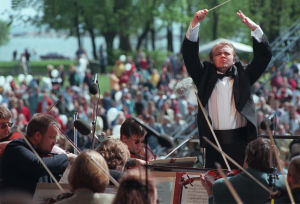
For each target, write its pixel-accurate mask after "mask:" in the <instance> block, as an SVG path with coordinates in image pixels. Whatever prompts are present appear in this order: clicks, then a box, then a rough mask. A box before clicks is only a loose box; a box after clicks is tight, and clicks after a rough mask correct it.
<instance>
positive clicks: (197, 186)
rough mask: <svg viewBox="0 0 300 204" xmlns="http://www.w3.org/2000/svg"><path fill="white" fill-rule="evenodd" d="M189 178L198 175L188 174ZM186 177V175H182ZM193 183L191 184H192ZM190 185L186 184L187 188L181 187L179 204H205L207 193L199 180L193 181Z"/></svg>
mask: <svg viewBox="0 0 300 204" xmlns="http://www.w3.org/2000/svg"><path fill="white" fill-rule="evenodd" d="M188 176H189V177H190V178H192V177H199V175H198V176H197V175H188ZM183 178H184V179H187V178H188V177H187V175H184V176H183ZM192 185H193V186H192ZM192 185H190V184H188V185H186V187H187V188H184V187H182V197H181V204H196V203H197V204H207V203H208V195H207V192H206V190H205V188H204V187H203V186H202V184H201V181H194V182H193V183H192Z"/></svg>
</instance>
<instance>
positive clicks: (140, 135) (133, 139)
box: [120, 118, 156, 161]
mask: <svg viewBox="0 0 300 204" xmlns="http://www.w3.org/2000/svg"><path fill="white" fill-rule="evenodd" d="M146 133H147V131H146V130H145V129H144V128H143V127H142V126H141V125H139V124H138V123H137V122H136V121H135V120H134V119H133V118H127V119H126V120H125V121H124V122H123V124H122V125H121V132H120V135H121V141H122V142H124V143H125V144H126V145H127V146H128V149H129V151H130V157H131V158H137V159H141V160H145V161H150V160H153V159H155V158H156V155H154V154H153V152H152V151H151V149H150V147H149V146H148V145H147V146H146V147H145V144H144V139H145V135H146ZM145 149H146V150H147V155H148V156H147V157H148V158H147V159H146V151H145Z"/></svg>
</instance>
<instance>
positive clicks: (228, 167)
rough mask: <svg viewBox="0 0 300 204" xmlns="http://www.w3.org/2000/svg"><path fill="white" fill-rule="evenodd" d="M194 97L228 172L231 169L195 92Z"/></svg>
mask: <svg viewBox="0 0 300 204" xmlns="http://www.w3.org/2000/svg"><path fill="white" fill-rule="evenodd" d="M195 95H196V98H197V101H198V104H199V106H200V108H201V111H202V113H203V115H204V118H205V120H206V122H207V125H208V127H209V129H210V131H211V133H212V135H213V137H214V139H215V141H216V143H217V145H218V148H219V149H220V150H221V151H219V152H220V153H221V155H222V157H223V159H224V161H225V164H226V166H227V169H228V171H231V168H230V166H229V164H228V161H227V159H226V157H225V156H224V154H223V150H222V147H221V145H220V143H219V140H218V138H217V136H216V134H215V132H214V130H213V128H212V126H211V124H210V122H209V120H208V117H207V115H206V113H205V110H204V107H203V105H202V103H201V101H200V99H199V97H198V94H197V93H196V92H195Z"/></svg>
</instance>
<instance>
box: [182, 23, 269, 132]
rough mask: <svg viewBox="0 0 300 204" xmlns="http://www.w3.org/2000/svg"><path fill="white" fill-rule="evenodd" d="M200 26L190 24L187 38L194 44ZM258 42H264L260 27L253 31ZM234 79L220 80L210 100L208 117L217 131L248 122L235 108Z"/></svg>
mask: <svg viewBox="0 0 300 204" xmlns="http://www.w3.org/2000/svg"><path fill="white" fill-rule="evenodd" d="M199 27H200V24H199V23H198V24H197V25H196V26H195V27H194V28H192V25H191V24H190V26H189V28H188V30H187V32H186V37H187V39H188V40H190V41H192V42H197V40H198V32H199ZM251 36H253V37H254V38H255V39H256V40H257V41H258V42H261V41H262V36H263V31H262V30H261V28H260V27H258V28H257V29H256V30H255V31H251ZM232 88H233V78H231V77H223V78H222V79H218V81H217V82H216V85H215V87H214V89H213V92H212V94H211V96H210V98H209V100H208V104H207V105H208V106H207V107H208V115H209V117H210V118H211V120H212V127H213V129H215V130H230V129H236V128H241V127H245V126H246V124H247V120H246V118H245V117H244V116H242V115H241V114H240V113H239V112H238V111H237V110H236V108H235V101H234V97H233V94H232V92H233V89H232Z"/></svg>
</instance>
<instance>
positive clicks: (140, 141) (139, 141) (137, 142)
mask: <svg viewBox="0 0 300 204" xmlns="http://www.w3.org/2000/svg"><path fill="white" fill-rule="evenodd" d="M143 142H144V140H143V139H140V140H135V141H134V143H135V144H136V145H137V144H139V143H143Z"/></svg>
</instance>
